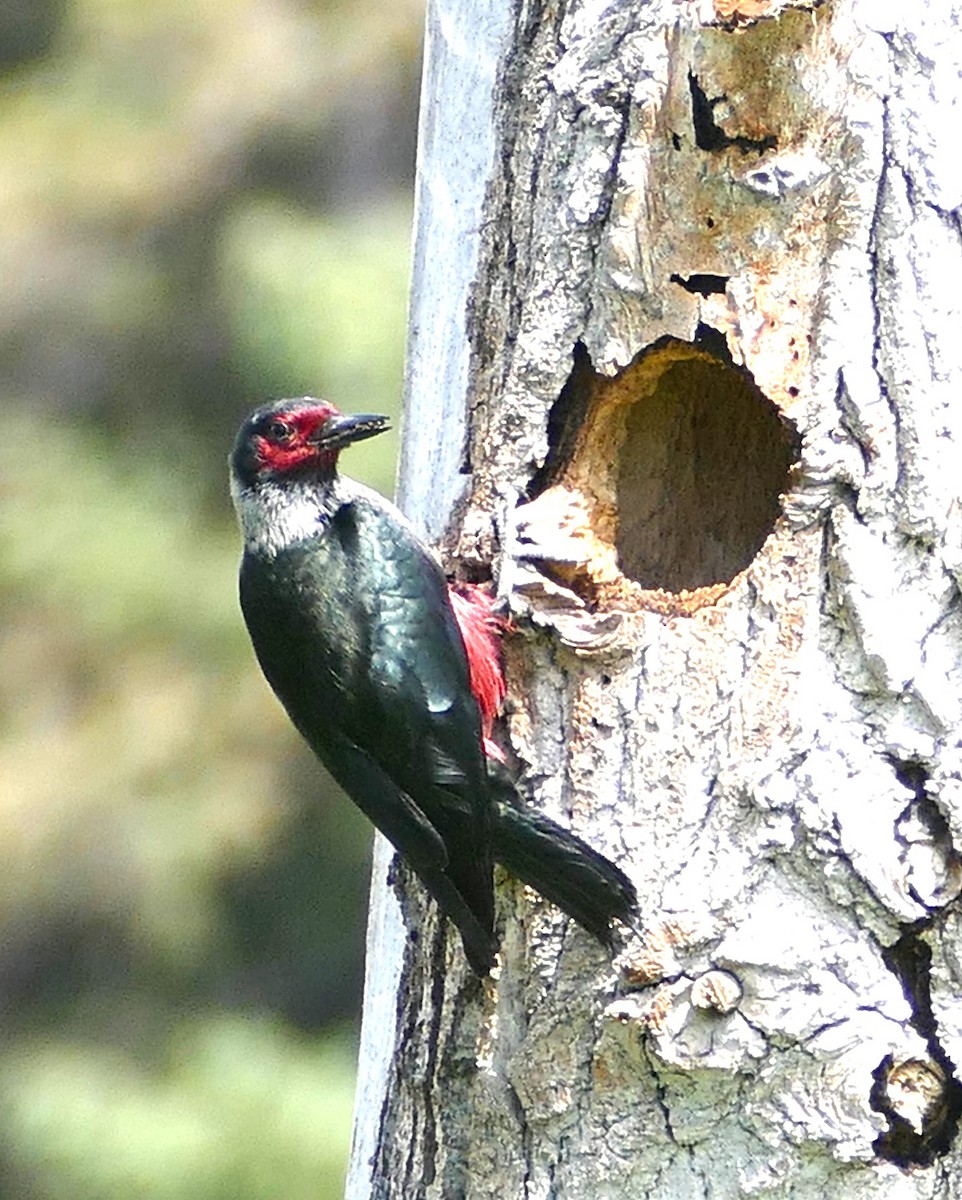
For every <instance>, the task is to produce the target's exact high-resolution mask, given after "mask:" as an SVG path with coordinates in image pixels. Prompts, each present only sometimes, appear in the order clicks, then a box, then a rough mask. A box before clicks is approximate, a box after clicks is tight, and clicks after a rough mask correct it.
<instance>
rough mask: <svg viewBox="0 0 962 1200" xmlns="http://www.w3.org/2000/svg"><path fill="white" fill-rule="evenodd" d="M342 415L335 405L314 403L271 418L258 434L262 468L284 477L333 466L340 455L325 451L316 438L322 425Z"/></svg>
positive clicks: (257, 450)
mask: <svg viewBox="0 0 962 1200" xmlns="http://www.w3.org/2000/svg"><path fill="white" fill-rule="evenodd" d="M338 415H339V413H338V410H337V409H336V408H335V407H334V406H333V405H332V404H312V405H311V406H310V407H305V408H297V409H292V410H291V411H289V412H281V413H278V414H277V415H276V416H274V417H271V418H270V420H269V421H268V422H267V424H266V425H265V426H264V427H263V429H262V430H261V432H260V433H257V434H255V435H254V446H255V449H256V452H257V460H258V465H259V467H260V469H261V470H263V471H270V472H271V473H275V474H279V475H283V474H286V473H287V472H290V471H297V470H300V469H303V468H305V467H323V466H326V465H328V464H329V465H331V466H333V465H334V462H335V461H336V459H337V454H336V452H333V451H330V450H324V449H322V448H321V447H319V446H318V445H317V444H316V443H315V442H314V441H313V440H312V439H313V437H314V435H315V434H316V433H317V430H318V429H319V427H320V426H322V425H323V424H324V423H325V422H326V421H328V420H329V419H330V418H331V417H335V416H338Z"/></svg>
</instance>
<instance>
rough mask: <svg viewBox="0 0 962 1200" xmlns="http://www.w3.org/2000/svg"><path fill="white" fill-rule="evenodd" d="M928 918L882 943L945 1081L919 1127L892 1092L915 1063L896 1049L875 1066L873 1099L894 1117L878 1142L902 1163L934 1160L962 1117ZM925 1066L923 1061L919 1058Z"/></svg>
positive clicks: (882, 1153)
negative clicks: (937, 1002) (939, 1006)
mask: <svg viewBox="0 0 962 1200" xmlns="http://www.w3.org/2000/svg"><path fill="white" fill-rule="evenodd" d="M932 924H933V919H932V918H928V919H926V920H923V921H917V922H915V923H914V924H913V925H910V926H909V927H908V928H907V929H906V931H905V933H903V935H902V936H901V937H900V938H899V940H898V941H897V942H895V943H894V944H893V945H891V946H889V947H884V948H883V949H882V961H883V962H884V963H885V965H886V966H887V967H888V969H889V970H890V971H891V972H892V973H893V974H894V975H895V977H896V978H897V979H898V981H899V983H900V984H901V986H902V992H903V994H904V996H905V999H906V1000H907V1002H908V1004H909V1006H910V1008H911V1010H912V1016H911V1017H910V1018H909V1021H910V1024H911V1025H912V1028H913V1029H914V1030H915V1031H916V1032H917V1033H918V1034H919V1035H920V1036H921V1037H922V1038H923V1039H924V1040H925V1044H926V1047H927V1049H928V1052H929V1054H930V1056H931V1059H932V1062H933V1063H934V1064H935V1066H936V1068H937V1070H936V1072H932V1073H931V1075H932V1078H939V1077H941V1079H940V1082H941V1084H942V1087H941V1089H940V1093H939V1095H938V1097H937V1100H936V1101H935V1102H934V1103H933V1104H932V1105H930V1107H929V1109H928V1110H927V1112H926V1120H925V1121H924V1122H920V1123H919V1126H918V1127H914V1126H913V1124H912V1123H910V1122H909V1121H908V1120H907V1119H906V1118H905V1117H904V1116H903V1115H902V1114H901V1113H900V1112H899V1111H897V1110H896V1108H895V1106H894V1104H893V1100H892V1097H891V1093H890V1087H889V1085H890V1083H891V1081H892V1077H893V1072H894V1071H897V1070H902V1071H904V1069H905V1067H906V1066H907V1065H908V1066H912V1065H913V1064H898V1063H895V1062H894V1061H893V1059H892V1057H891V1055H889V1056H887V1057H886V1058H885V1059H883V1060H882V1062H881V1063H879V1066H878V1067H877V1069H876V1071H875V1086H874V1087H873V1088H872V1094H871V1104H872V1107H873V1108H874V1109H875V1110H876V1111H877V1112H881V1113H882V1114H883V1115H884V1116H885V1117H886V1119H887V1120H888V1122H889V1127H888V1129H887V1130H886V1131H885V1132H883V1133H881V1134H880V1135H879V1136H878V1138H876V1140H875V1143H874V1148H875V1151H876V1153H877V1154H878V1155H879V1157H880V1158H885V1159H888V1160H889V1161H891V1162H895V1163H897V1164H898V1165H899V1166H903V1167H908V1166H923V1167H928V1166H931V1165H932V1164H933V1163H934V1162H935V1160H936V1159H938V1158H941V1157H942V1156H943V1155H944V1154H945V1153H946V1152H947V1151H948V1150H949V1149H950V1148H951V1146H952V1144H953V1142H954V1140H955V1136H956V1134H957V1132H958V1127H959V1119H960V1117H962V1084H960V1083H959V1080H958V1078H957V1077H956V1068H955V1063H954V1062H952V1060H951V1059H950V1058H949V1056H948V1055H947V1054H946V1052H945V1049H944V1047H943V1046H942V1044H941V1042H940V1041H939V1037H938V1021H937V1020H936V1018H935V1013H934V1011H933V1008H932V987H931V985H932V974H931V973H932V950H931V947H930V946H929V945H928V943H927V942H926V941H925V940H924V938H923V936H922V935H923V934H924V933H925V931H926V930H927V929H930V928H931V927H932ZM914 1065H916V1066H917V1067H919V1068H921V1067H922V1066H923V1064H914Z"/></svg>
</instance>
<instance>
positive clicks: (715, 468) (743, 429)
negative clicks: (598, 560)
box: [615, 356, 798, 592]
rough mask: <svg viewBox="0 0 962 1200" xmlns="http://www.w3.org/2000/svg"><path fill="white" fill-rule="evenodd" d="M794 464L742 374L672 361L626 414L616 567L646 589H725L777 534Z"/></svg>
mask: <svg viewBox="0 0 962 1200" xmlns="http://www.w3.org/2000/svg"><path fill="white" fill-rule="evenodd" d="M797 457H798V448H797V445H796V439H794V438H793V437H792V436H791V434H790V431H789V430H788V428H787V426H786V425H785V423H784V422H783V420H782V419H781V416H780V414H779V412H778V409H777V408H776V407H775V405H774V404H772V402H771V401H770V400H768V399H767V397H765V396H764V395H763V394H762V392H761V391H760V390H759V389H758V388H757V387H756V386H755V384H754V382H753V381H752V380H751V378H750V377H749V376H748V375H747V373H746V372H741V371H738V370H736V369H735V368H734V367H731V366H727V365H725V364H723V363H721V362H719V361H718V360H715V359H711V358H709V357H707V356H705V357H693V358H682V359H678V360H675V361H673V360H669V361H668V362H667V364H666V365H665V368H664V370H663V371H661V372H660V373H659V374H658V375H657V377H656V378H655V379H654V380H653V381H652V384H651V386H649V387H648V388H645V389H644V390H643V392H642V394H641V395H639V397H638V398H637V399H636V401H635V402H634V403H633V404H630V405H629V406H627V408H626V411H625V436H624V440H623V442H622V445H621V450H620V454H619V456H618V465H617V482H616V492H617V501H616V504H617V512H618V520H617V530H616V533H615V546H616V548H617V551H618V560H619V565H620V566H621V569H622V571H623V572H624V574H625V575H627V576H628V577H629V578H630V579H634V580H635V581H636V582H637V583H639V584H641V586H642V587H644V588H662V589H664V590H666V591H670V592H680V591H691V590H694V589H695V588H701V587H709V586H711V585H712V584H716V583H729V582H731V580H732V579H734V577H735V576H736V575H737V574H738V573H739V571H742V570H744V569H745V567H747V566H748V564H749V563H750V562H751V560H752V559H753V558H754V557H755V555H756V554H757V553H758V551H759V550H760V549H761V547H762V543H763V542H764V541H765V539H766V537H768V535H769V534H770V533H771V531H772V529H773V528H774V525H775V521H776V518H777V517H778V515H779V513H780V512H781V493H782V492H783V491H784V490H785V488H786V487H787V485H788V473H789V471H790V469H791V467H792V464H793V463H794V462H795V461H796V459H797Z"/></svg>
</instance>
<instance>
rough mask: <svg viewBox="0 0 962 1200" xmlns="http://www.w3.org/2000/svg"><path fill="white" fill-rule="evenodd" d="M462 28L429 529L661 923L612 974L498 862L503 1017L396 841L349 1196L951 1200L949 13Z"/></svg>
mask: <svg viewBox="0 0 962 1200" xmlns="http://www.w3.org/2000/svg"><path fill="white" fill-rule="evenodd" d="M480 7H484V8H487V6H478V5H472V4H471V3H469V0H437V2H436V3H434V4H433V5H432V6H431V10H430V13H429V19H428V31H429V37H428V53H427V60H426V70H425V94H424V98H423V110H422V143H421V161H420V164H419V215H418V231H417V238H418V252H417V255H416V266H415V278H414V287H413V303H412V342H411V367H410V375H409V388H408V397H407V402H408V409H407V413H408V416H407V424H406V430H405V450H404V457H403V464H402V497H403V499H404V500H405V502H406V503H407V505H408V507H409V510H410V511H411V512H412V514H413V516H414V518H415V519H416V521H418V523H419V524H420V526H421V528H422V529H424V530H425V532H426V533H428V534H430V535H431V536H432V537H434V538H435V539H437V540H440V541H442V543H443V546H444V549H445V550H446V552H447V554H448V556H449V562H450V565H451V566H452V568H454V567H456V568H457V569H459V570H461V571H465V572H467V573H469V574H473V575H476V576H477V575H481V576H483V575H484V574H485V572H487V571H488V570H490V571H492V572H493V577H494V579H495V580H496V583H497V587H498V590H499V594H500V595H502V596H503V597H504V598H505V601H506V603H507V604H508V605H509V606H510V609H511V612H512V614H513V621H514V631H513V632H512V634H511V635H510V637H509V639H508V642H507V655H508V665H509V678H510V696H511V699H510V707H509V713H508V717H507V721H506V732H507V737H506V745H507V746H509V748H510V752H511V754H512V755H513V757H514V760H515V761H516V763H517V765H518V770H519V779H520V788H521V791H522V793H523V794H524V795H525V797H526V798H527V799H529V800H530V801H531V802H532V803H535V804H537V805H539V806H541V807H543V808H544V809H545V810H546V811H547V812H548V813H549V814H550V815H552V816H554V817H556V818H557V819H560V820H563V821H565V822H567V823H569V824H570V825H571V826H573V827H574V828H575V829H576V830H578V832H580V833H581V834H582V835H583V836H585V837H586V838H587V839H588V840H589V841H591V842H592V843H593V844H594V845H596V846H597V847H598V849H600V850H602V851H603V852H605V853H606V854H608V855H609V856H610V857H612V858H613V859H615V860H616V861H618V862H619V864H620V865H622V866H623V867H624V868H625V869H626V870H628V871H629V872H630V873H631V875H632V877H633V879H634V880H635V882H636V883H637V885H638V889H639V894H640V897H641V920H640V925H639V929H638V930H636V931H634V932H633V933H632V934H631V936H626V939H625V944H624V947H623V949H622V951H621V953H620V954H619V956H618V958H617V961H616V962H615V963H612V962H611V961H610V960H609V957H608V955H607V954H606V952H605V951H603V950H602V948H601V947H599V946H597V945H595V944H593V943H592V941H591V939H590V938H589V937H588V936H587V935H585V934H583V933H582V932H581V931H580V930H579V929H578V928H577V927H575V926H572V924H571V923H570V922H568V921H567V920H565V919H564V918H563V917H562V915H561V914H559V913H558V912H557V911H556V910H554V909H552V908H551V906H550V905H548V904H547V903H545V902H543V901H542V900H541V899H540V898H538V897H536V896H534V895H533V894H532V893H530V892H528V891H526V890H525V889H523V888H521V887H520V886H519V885H518V884H516V883H515V882H514V881H512V880H510V879H507V878H504V879H502V880H501V887H500V900H499V922H500V927H501V930H502V937H503V955H502V960H503V961H502V963H501V966H500V970H499V971H498V972H497V973H496V975H497V977H496V978H495V979H493V980H491V981H489V982H488V983H486V984H484V985H481V984H479V983H478V982H477V981H475V980H474V979H473V978H472V977H471V976H470V973H469V972H468V971H467V969H466V967H465V965H464V963H463V956H462V954H461V950H460V946H459V944H458V941H457V938H456V937H454V936H451V935H449V934H448V933H447V932H446V930H445V927H444V925H443V923H441V922H439V921H438V919H437V915H436V913H434V912H433V911H432V910H431V909H430V908H428V907H427V906H425V905H424V903H423V897H422V895H421V893H420V890H419V889H418V888H417V887H416V886H415V885H413V884H412V883H411V881H410V879H409V878H408V877H407V876H406V875H405V874H404V873H403V872H395V874H397V879H396V880H395V882H394V890H393V892H392V891H389V889H388V887H387V886H386V885H385V877H386V868H385V864H386V863H387V861H388V856H387V855H386V854H384V853H383V852H382V853H381V855H380V860H379V861H380V864H381V866H380V874H379V875H378V876H376V881H375V891H376V902H377V904H378V905H379V906H380V909H381V910H384V909H385V908H386V902H385V901H386V897H387V896H389V895H392V896H393V895H394V894H396V895H397V896H398V897H399V899H400V914H401V915H400V916H399V915H398V914H399V910H398V909H397V908H396V907H395V909H394V910H393V912H394V916H393V918H392V919H393V922H394V923H393V925H389V926H382V924H381V919H380V918H379V916H378V911H379V910H378V909H377V908H376V909H375V912H374V915H373V917H372V933H371V937H372V939H374V940H373V941H372V948H373V952H372V954H371V956H370V958H369V964H368V970H369V979H368V989H369V990H368V997H369V998H368V1000H366V1002H365V1016H364V1023H365V1033H364V1050H363V1052H362V1063H361V1074H362V1084H361V1090H360V1092H359V1102H358V1120H357V1125H356V1141H355V1152H354V1161H353V1164H352V1174H351V1181H350V1184H349V1190H348V1195H349V1196H350V1197H351V1198H352V1200H360V1198H361V1197H368V1196H375V1197H391V1198H394V1197H398V1198H400V1197H422V1196H423V1197H426V1198H427V1197H438V1198H441V1197H443V1198H444V1200H448V1198H449V1197H465V1198H471V1200H474V1198H478V1200H480V1198H482V1197H498V1198H499V1200H503V1198H505V1197H531V1198H533V1197H552V1198H555V1197H556V1198H560V1197H579V1198H585V1197H592V1198H595V1197H629V1196H631V1197H636V1196H645V1197H648V1198H649V1200H653V1198H656V1197H657V1198H663V1200H684V1198H686V1197H689V1196H691V1197H695V1196H697V1197H703V1196H711V1197H713V1198H715V1200H718V1198H722V1197H724V1198H728V1197H742V1196H744V1197H748V1196H756V1195H766V1196H776V1195H777V1196H789V1195H790V1196H791V1197H792V1198H793V1200H807V1198H809V1197H811V1198H813V1200H814V1198H815V1197H823V1196H825V1195H831V1196H844V1197H847V1198H848V1197H851V1198H858V1200H861V1198H862V1197H873V1198H875V1197H890V1196H891V1197H895V1196H898V1197H900V1198H902V1197H923V1196H924V1197H952V1196H956V1195H959V1194H962V1162H960V1155H959V1151H958V1148H957V1137H956V1134H957V1125H958V1120H959V1115H960V1111H962V1087H960V1084H959V1081H958V1080H957V1078H956V1074H955V1063H956V1062H958V1061H962V1001H960V999H959V996H958V994H959V990H960V984H962V930H960V928H959V926H960V917H959V915H958V907H957V903H956V901H957V897H958V895H959V892H960V889H962V870H960V864H959V858H958V855H957V852H956V850H955V845H954V843H955V840H956V839H957V838H962V782H960V768H962V749H960V746H962V606H960V582H962V494H960V493H962V470H960V466H959V464H960V441H962V403H960V401H959V400H958V396H959V395H960V394H962V378H960V376H962V348H960V339H959V334H958V332H957V330H958V326H959V309H960V306H959V303H958V300H957V296H956V292H957V287H956V283H957V279H958V277H959V267H960V258H962V254H960V246H962V238H960V232H962V230H960V222H959V206H960V202H962V166H960V163H962V156H960V155H959V154H958V153H957V151H955V149H954V143H955V137H954V134H955V127H954V124H953V121H955V120H957V114H958V112H959V111H960V109H959V105H960V103H962V86H960V76H962V64H960V61H959V59H960V56H962V55H960V50H962V48H960V44H959V39H958V36H957V28H958V25H959V22H960V20H962V11H960V7H959V6H958V5H949V4H944V3H943V4H941V5H936V4H935V3H928V4H925V3H919V4H916V5H911V6H909V5H900V6H896V5H888V4H881V3H878V2H877V0H873V2H871V3H869V2H867V0H834V2H832V0H827V2H825V3H821V4H818V3H816V4H805V5H803V4H800V3H791V2H779V0H693V2H691V3H682V4H679V3H673V2H671V0H651V2H649V3H642V0H634V2H626V0H615V2H611V0H606V2H605V3H601V2H588V0H561V2H560V3H557V4H553V5H543V4H538V3H529V4H523V3H518V2H516V3H515V5H514V7H513V9H512V10H511V11H502V12H500V15H498V16H495V17H489V16H488V15H487V13H484V14H482V13H481V12H478V11H472V9H477V8H480ZM489 85H490V86H489ZM442 426H443V436H440V431H441V428H442ZM439 445H440V446H441V447H442V448H441V449H440V450H439V451H436V450H434V449H433V448H434V447H436V446H439ZM425 464H430V465H429V466H427V468H426V465H425ZM452 508H454V509H455V510H456V517H455V518H454V519H452V521H451V522H450V523H447V524H446V523H445V518H446V517H447V514H448V512H449V510H450V509H452ZM390 903H392V904H393V903H394V901H393V899H392V900H391V901H390ZM384 927H387V928H390V929H391V930H392V931H393V932H392V937H391V940H390V942H389V945H388V947H387V949H381V950H377V949H376V944H377V943H376V939H377V938H378V937H379V936H380V933H379V931H380V930H381V929H382V928H384ZM414 939H416V940H414ZM385 979H388V980H390V981H391V983H392V984H395V985H396V986H388V985H386V984H385V982H384V980H385ZM376 997H379V1000H378V1002H377V1003H376V1004H375V1002H374V998H376ZM374 1048H377V1049H378V1050H379V1052H380V1053H379V1055H375V1056H373V1057H372V1056H371V1052H372V1050H373V1049H374ZM365 1056H367V1057H365Z"/></svg>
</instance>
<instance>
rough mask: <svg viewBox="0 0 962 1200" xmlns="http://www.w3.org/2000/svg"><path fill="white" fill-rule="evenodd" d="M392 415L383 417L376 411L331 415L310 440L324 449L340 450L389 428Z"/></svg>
mask: <svg viewBox="0 0 962 1200" xmlns="http://www.w3.org/2000/svg"><path fill="white" fill-rule="evenodd" d="M389 421H390V417H382V416H379V415H377V414H376V413H352V414H350V415H345V416H336V417H331V418H330V419H329V420H327V421H325V422H324V423H323V424H322V425H319V426H318V428H317V429H316V430H315V432H314V433H313V434H311V437H310V441H312V442H313V443H314V445H315V446H318V447H320V448H321V449H323V450H340V449H341V448H342V447H343V446H349V445H351V443H352V442H363V441H364V439H365V438H369V437H374V435H375V434H377V433H384V432H385V430H387V429H389V428H390V426H389V424H388V422H389Z"/></svg>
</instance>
